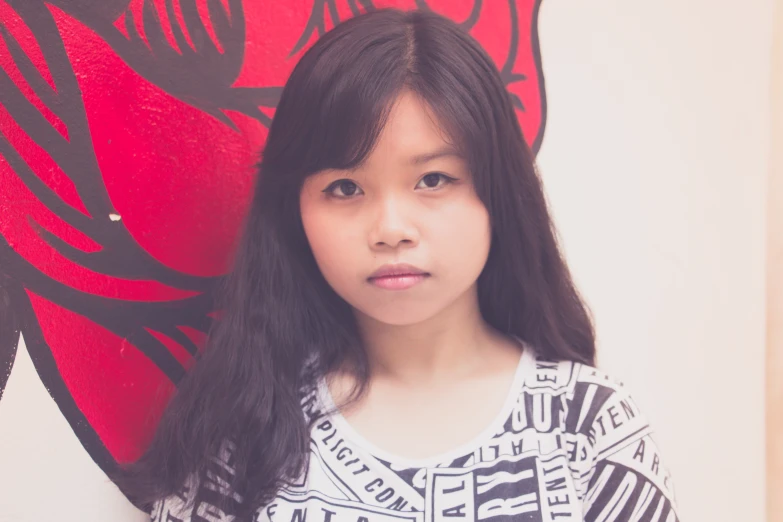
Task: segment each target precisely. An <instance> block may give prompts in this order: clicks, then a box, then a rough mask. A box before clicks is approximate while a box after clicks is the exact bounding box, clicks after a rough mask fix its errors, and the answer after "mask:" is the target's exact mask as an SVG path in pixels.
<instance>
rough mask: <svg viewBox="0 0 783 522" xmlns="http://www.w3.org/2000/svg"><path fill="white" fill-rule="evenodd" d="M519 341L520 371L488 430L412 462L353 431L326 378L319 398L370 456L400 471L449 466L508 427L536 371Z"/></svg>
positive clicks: (336, 423) (332, 418)
mask: <svg viewBox="0 0 783 522" xmlns="http://www.w3.org/2000/svg"><path fill="white" fill-rule="evenodd" d="M516 340H517V342H519V344H520V345H521V347H522V354H521V355H520V357H519V362H518V363H517V368H516V370H515V372H514V379H513V381H512V383H511V388H510V389H509V391H508V393H507V394H506V399H505V401H504V403H503V407H502V408H501V410H500V411H499V412H498V414H497V415H496V416H495V417H494V418H493V419H492V421H491V422H490V423H489V425H487V427H486V428H484V429H483V430H482V431H481V432H480V433H479V434H478V435H476V436H475V437H473V438H472V439H471V440H470V441H468V442H466V443H464V444H461V445H459V446H458V447H456V448H454V449H451V450H448V451H446V452H443V453H440V454H438V455H433V456H431V457H425V458H417V459H413V458H408V457H402V456H400V455H395V454H393V453H391V452H388V451H385V450H383V449H381V448H379V447H377V446H376V445H375V444H373V443H372V442H370V441H369V440H367V439H366V438H365V437H363V436H362V435H361V434H360V433H359V432H357V431H356V430H354V429H353V427H352V426H351V424H350V423H349V422H348V420H347V419H346V418H345V417H343V415H342V413H341V412H340V411H339V410H338V409H337V406H336V404H335V402H334V400H333V398H332V394H331V392H330V391H329V387H328V386H327V384H326V380H325V379H321V380H320V382H319V386H318V394H319V398H320V400H321V401H323V402H322V403H323V404H324V406H325V407H326V409H327V411H333V412H334V413H332V414H331V415H330V416H329V420H330V421H332V423H333V425H334V426H335V427H336V428H337V429H338V430H339V431H340V432H341V433H342V438H344V439H346V440H348V441H350V442H351V444H352V445H354V446H356V447H358V448H361V449H362V450H364V451H365V452H367V453H368V454H369V455H371V456H373V457H375V458H378V459H381V460H383V461H385V462H388V463H389V464H390V465H392V466H393V467H396V468H399V469H411V468H416V469H418V468H432V467H439V466H442V465H444V464H449V463H451V462H453V461H454V460H456V459H457V458H459V457H464V456H465V455H469V454H470V453H473V452H474V451H476V450H477V449H479V448H480V447H481V446H482V445H484V444H485V443H487V442H489V441H490V440H491V439H492V437H493V436H494V435H495V434H497V433H499V432H500V431H501V430H502V429H503V426H505V424H506V421H507V420H508V418H509V416H510V415H511V412H512V411H513V409H514V407H515V405H516V403H517V401H518V399H519V395H520V393H521V391H522V387H523V385H524V382H525V377H526V376H527V375H532V371H531V370H533V369H535V360H534V356H533V353H532V352H531V350H530V348H528V346H527V345H526V344H525V343H524V342H523V341H521V340H520V339H516Z"/></svg>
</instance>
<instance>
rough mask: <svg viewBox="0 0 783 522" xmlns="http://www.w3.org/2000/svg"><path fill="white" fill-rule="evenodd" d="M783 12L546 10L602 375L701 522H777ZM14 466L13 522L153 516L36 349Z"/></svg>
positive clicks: (573, 253)
mask: <svg viewBox="0 0 783 522" xmlns="http://www.w3.org/2000/svg"><path fill="white" fill-rule="evenodd" d="M772 12H773V2H772V0H756V1H753V2H743V3H738V2H729V1H727V0H720V1H715V0H688V1H685V2H683V1H678V0H661V1H657V2H628V1H626V0H603V1H598V2H568V1H564V0H544V1H543V5H542V9H541V19H540V33H541V48H542V54H543V57H544V59H543V61H544V67H545V71H544V72H545V75H546V80H547V93H548V97H549V103H548V107H549V118H548V122H547V130H546V136H545V139H544V144H543V147H542V149H541V152H540V156H539V158H540V166H541V170H542V174H543V176H544V178H545V181H546V185H547V190H548V193H549V196H550V199H551V201H552V204H553V208H554V211H555V215H556V218H557V221H558V223H559V225H560V228H561V235H562V238H563V241H564V244H565V247H566V251H567V254H568V256H569V259H570V261H571V263H572V266H573V269H574V272H575V275H576V277H577V280H578V282H579V284H580V285H581V287H582V289H583V292H584V294H585V295H586V296H587V299H588V301H589V302H590V304H591V306H592V307H593V310H594V312H595V315H596V318H597V321H598V333H599V337H600V349H601V352H600V353H601V355H600V358H601V364H602V365H603V367H604V368H605V369H607V370H608V371H610V372H611V373H613V374H615V375H617V376H619V377H620V378H622V379H624V380H625V381H626V382H627V384H628V386H629V387H630V389H631V391H632V392H634V394H635V396H636V398H637V402H638V403H639V405H640V406H641V407H642V408H643V409H644V410H646V412H647V414H648V416H649V417H650V419H651V420H652V422H653V424H654V425H655V426H656V428H657V431H658V437H657V438H658V441H659V444H660V446H661V448H662V451H663V453H664V457H665V459H666V461H667V463H668V465H669V467H670V468H671V471H672V473H673V476H674V479H675V485H676V490H677V494H678V499H679V503H680V506H681V515H682V519H683V520H684V521H710V522H736V521H742V522H756V521H759V522H761V521H762V520H764V503H765V495H764V491H765V483H764V392H765V387H764V356H765V321H764V317H765V284H766V283H765V277H764V274H765V259H766V257H765V256H766V247H765V242H766V238H767V233H766V229H765V227H766V214H765V205H766V194H767V183H768V173H769V172H770V162H769V158H770V132H769V129H770V125H771V120H770V96H769V93H770V64H771V55H770V49H771V42H772V24H771V19H772ZM779 56H780V54H779V55H778V57H779ZM776 78H777V81H778V85H780V73H779V67H778V73H777V76H776ZM777 92H781V89H779V88H778V91H777ZM781 105H783V104H782V103H781V98H780V96H778V97H777V98H776V102H775V110H776V111H777V114H778V116H777V119H776V122H777V127H776V132H777V134H776V135H775V139H776V140H777V142H778V143H779V142H780V137H781V132H780V131H781V127H780V125H781V124H780V122H781V118H780V116H779V115H780V113H781ZM775 164H776V165H778V166H780V165H781V156H780V154H779V153H777V154H776V156H775ZM778 172H780V171H779V170H778ZM775 179H777V180H778V181H774V180H775ZM769 182H770V183H771V182H775V183H780V181H779V177H778V178H773V180H769ZM779 187H780V185H778V188H779ZM777 216H778V217H777V218H776V219H777V221H776V222H775V224H771V226H770V233H769V235H770V238H771V239H772V241H773V242H774V241H775V240H776V238H778V239H779V238H780V237H781V235H780V234H778V235H777V236H776V237H772V236H773V235H774V228H773V227H778V228H777V230H778V231H781V230H783V227H781V220H780V214H779V213H778V214H777ZM777 244H778V245H779V243H777ZM770 256H771V254H770ZM776 281H777V284H778V285H780V284H781V281H780V279H779V278H778V279H777V280H776ZM778 288H780V287H779V286H778ZM778 303H779V301H778ZM777 306H780V305H779V304H778V305H777ZM778 310H779V308H778ZM776 324H777V325H778V326H777V328H778V329H777V330H775V329H774V328H773V327H772V326H771V327H770V328H771V329H770V332H771V333H773V334H775V332H777V333H776V334H775V335H781V330H780V329H781V328H783V325H781V323H780V322H778V323H776ZM770 325H773V323H772V322H770ZM770 338H772V337H770ZM778 339H780V337H778ZM0 469H3V470H8V469H11V470H14V471H13V473H8V472H5V471H4V472H3V473H0V492H3V493H2V494H0V522H11V521H13V522H27V521H38V520H48V519H50V518H55V517H56V518H57V519H58V520H62V521H64V522H65V521H80V522H81V521H85V520H90V521H92V520H115V521H118V522H123V521H128V522H131V521H141V520H144V519H145V517H144V516H143V515H142V514H140V513H138V512H136V511H135V510H134V509H133V508H131V507H130V506H128V505H127V504H126V503H125V502H124V500H123V498H122V497H121V496H120V495H119V494H118V493H117V492H116V490H115V488H114V487H113V486H112V485H111V484H109V483H107V482H106V481H105V478H104V477H103V476H102V474H101V472H100V470H98V468H97V467H96V466H95V465H94V464H93V463H92V462H91V461H90V460H89V458H88V457H87V455H86V453H84V451H83V450H82V449H81V447H80V446H79V445H78V443H77V442H76V439H75V437H73V435H72V434H71V432H70V429H69V427H68V425H67V424H66V423H65V421H64V420H62V418H61V416H60V415H59V411H58V410H57V408H56V407H55V406H54V404H53V402H52V401H51V399H50V398H49V396H48V394H47V392H46V390H45V389H44V388H43V387H42V385H41V384H40V381H39V380H38V379H37V378H36V376H35V373H34V370H33V368H32V364H31V362H30V360H29V356H28V355H27V352H26V350H25V348H24V346H21V347H20V350H19V354H18V357H17V361H16V365H15V367H14V370H13V372H12V374H11V377H10V379H9V382H8V386H7V388H6V392H5V396H4V397H3V400H2V401H0ZM778 491H781V489H780V488H778Z"/></svg>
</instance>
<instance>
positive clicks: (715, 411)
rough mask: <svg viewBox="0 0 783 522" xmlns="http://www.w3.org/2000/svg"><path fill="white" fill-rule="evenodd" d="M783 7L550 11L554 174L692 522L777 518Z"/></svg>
mask: <svg viewBox="0 0 783 522" xmlns="http://www.w3.org/2000/svg"><path fill="white" fill-rule="evenodd" d="M771 15H772V1H771V0H756V1H753V2H741V3H740V2H728V1H725V0H724V1H715V0H687V1H682V0H679V1H675V0H662V1H656V2H628V1H627V0H600V1H595V2H565V1H556V0H555V1H547V0H544V2H543V4H542V11H541V20H540V34H541V48H542V55H543V57H544V59H543V63H544V72H545V77H546V80H547V89H546V90H547V95H548V99H549V102H548V107H549V117H548V119H547V131H546V135H545V137H544V142H543V146H542V149H541V151H540V153H539V161H540V168H541V171H542V175H543V177H544V179H545V182H546V184H547V188H548V192H549V195H550V200H551V202H552V205H553V207H554V212H555V215H556V218H557V220H558V223H559V226H560V230H561V236H562V238H563V241H564V244H565V247H566V252H567V255H568V257H569V261H570V262H571V264H572V266H573V270H574V272H575V275H576V278H577V282H578V283H579V284H580V285H581V288H582V290H583V292H584V294H585V295H586V297H587V299H588V302H589V303H590V304H591V306H592V308H593V311H594V313H595V316H596V319H597V323H598V334H599V342H600V363H601V364H602V366H603V367H604V368H605V369H606V370H607V371H609V372H611V373H613V374H615V375H617V376H619V377H620V378H621V379H623V380H624V381H625V382H626V384H627V385H628V386H629V387H630V389H631V391H632V392H634V393H635V395H636V397H637V401H638V402H639V404H640V406H641V407H642V408H643V409H644V410H646V412H647V414H648V416H649V417H650V418H651V421H652V423H653V424H654V425H655V426H656V427H657V432H658V436H657V439H658V441H659V444H660V446H661V447H662V451H663V454H664V458H665V459H666V460H667V462H668V465H669V467H670V468H671V471H672V473H673V477H674V483H675V487H676V492H677V497H678V501H679V504H680V508H681V516H682V519H683V520H685V521H711V522H735V521H743V522H760V521H762V520H764V315H765V311H764V284H765V282H764V268H765V266H764V261H765V250H764V248H765V246H764V240H765V213H764V204H765V184H766V175H767V166H768V156H769V120H768V113H769V107H770V102H769V81H770V46H771V35H772V23H771Z"/></svg>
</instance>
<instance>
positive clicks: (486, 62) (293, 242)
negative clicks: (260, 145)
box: [117, 9, 595, 520]
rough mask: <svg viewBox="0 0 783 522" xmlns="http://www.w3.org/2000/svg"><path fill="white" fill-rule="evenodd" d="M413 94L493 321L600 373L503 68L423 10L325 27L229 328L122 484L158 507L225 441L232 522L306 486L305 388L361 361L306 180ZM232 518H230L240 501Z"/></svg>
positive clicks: (365, 148)
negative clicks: (481, 235) (293, 484)
mask: <svg viewBox="0 0 783 522" xmlns="http://www.w3.org/2000/svg"><path fill="white" fill-rule="evenodd" d="M404 89H408V90H410V91H411V92H413V93H415V94H416V95H418V96H419V97H420V98H421V99H422V100H423V101H424V102H426V103H427V104H428V106H429V107H430V108H431V109H432V111H433V113H434V115H435V116H436V118H437V121H438V122H439V123H440V124H441V125H442V126H443V130H444V131H445V133H446V134H447V135H448V137H449V138H450V139H451V140H452V141H453V143H454V144H455V145H456V146H457V147H458V149H459V150H460V151H461V152H462V153H463V154H464V155H465V157H466V158H467V161H468V165H469V167H470V170H471V172H472V175H473V179H474V183H475V188H476V191H477V193H478V196H479V197H480V198H481V200H482V202H483V203H484V205H485V206H486V208H487V210H488V212H489V216H490V222H491V229H492V239H491V246H490V253H489V257H488V260H487V263H486V266H485V268H484V270H483V272H482V273H481V275H480V277H479V282H478V293H479V306H480V309H481V313H482V316H483V318H484V320H485V321H486V322H487V323H489V324H490V325H491V326H492V327H494V328H495V329H497V330H499V331H500V332H503V333H505V334H507V335H509V336H516V337H518V338H521V339H522V340H523V341H525V343H526V344H527V345H529V346H532V347H534V349H535V350H536V351H537V352H538V355H540V356H543V357H547V358H550V359H568V360H574V361H579V362H583V363H587V364H591V365H592V364H593V363H594V357H595V342H594V332H593V326H592V322H591V319H590V315H589V313H588V311H587V309H586V307H585V305H584V303H583V301H582V299H581V298H580V296H579V294H578V293H577V290H576V289H575V287H574V284H573V282H572V279H571V276H570V274H569V271H568V268H567V266H566V264H565V262H564V260H563V257H562V255H561V252H560V249H559V248H558V244H557V240H556V234H555V231H554V228H553V224H552V220H551V219H550V214H549V211H548V209H547V204H546V200H545V196H544V193H543V190H542V186H541V180H540V178H539V175H538V172H537V170H536V168H535V164H534V157H533V153H532V152H531V150H530V149H529V147H528V146H527V144H526V142H525V140H524V138H523V135H522V131H521V129H520V125H519V122H518V121H517V118H516V114H515V112H514V109H513V108H512V104H511V100H510V96H509V94H508V92H507V91H506V89H505V86H504V84H503V81H502V80H501V77H500V74H499V72H498V70H497V68H496V66H495V65H494V64H493V62H492V60H491V59H490V58H489V56H488V55H487V54H486V53H485V52H484V50H483V49H482V47H481V46H480V45H479V44H478V43H477V42H476V41H475V40H474V39H473V38H472V37H470V36H469V35H468V34H467V33H466V32H465V31H464V30H462V29H461V28H459V27H458V26H457V25H456V24H455V23H454V22H452V21H451V20H448V19H447V18H444V17H441V16H439V15H437V14H434V13H431V12H423V11H408V12H404V11H398V10H393V9H388V10H378V11H373V12H370V13H367V14H363V15H360V16H357V17H355V18H352V19H350V20H348V21H346V22H344V23H342V24H340V25H338V26H337V27H336V28H335V29H333V30H332V31H330V32H328V33H326V34H325V35H324V36H323V37H321V38H320V39H319V40H318V41H317V42H316V43H315V44H314V45H313V46H312V48H310V49H309V50H308V52H306V53H305V54H304V55H303V57H302V58H301V60H300V61H299V63H298V64H297V66H296V68H295V69H294V71H293V73H292V74H291V76H290V78H289V80H288V82H287V83H286V85H285V88H284V90H283V93H282V97H281V99H280V102H279V104H278V107H277V111H276V114H275V117H274V120H273V122H272V125H271V128H270V131H269V135H268V138H267V141H266V145H265V148H264V151H263V155H262V159H261V162H260V165H259V171H258V177H257V181H256V185H255V189H254V196H253V201H252V205H251V207H250V211H249V214H248V216H247V220H246V222H245V228H244V233H243V236H242V239H241V243H240V245H239V247H238V250H237V253H236V258H235V261H234V266H233V269H232V271H231V272H230V274H229V275H228V276H227V278H226V279H225V286H224V287H223V288H222V289H221V291H220V293H219V296H218V303H217V304H218V307H219V308H220V310H222V314H223V315H222V317H221V318H220V320H218V321H216V323H215V325H214V327H213V329H212V331H211V332H210V334H209V340H208V344H207V347H206V349H205V351H204V353H203V355H202V356H201V357H200V358H199V360H198V361H197V362H196V364H195V366H194V367H193V368H192V369H191V371H190V372H189V374H188V375H187V377H186V378H185V379H184V380H183V381H182V382H181V383H180V385H179V388H178V390H177V392H176V393H175V395H174V397H173V398H172V400H171V402H170V403H169V406H168V408H167V410H166V412H165V413H164V416H163V418H162V420H161V422H160V424H159V426H158V429H157V431H156V433H155V435H154V438H153V440H152V443H151V445H150V446H149V449H148V450H147V452H146V453H145V454H144V455H143V456H142V457H141V458H140V459H139V460H138V461H137V462H135V463H134V464H133V465H131V466H128V467H127V469H126V472H127V474H125V475H123V476H121V477H119V478H118V481H117V482H118V484H119V485H120V486H121V487H122V488H123V490H124V491H125V492H126V494H128V495H129V497H131V498H132V499H134V501H135V502H136V503H137V504H138V505H140V506H145V507H149V505H150V503H151V502H152V501H154V500H157V499H160V498H162V497H165V496H168V495H170V494H172V493H173V492H174V491H175V490H176V489H177V488H179V487H181V486H182V485H183V484H184V483H185V482H186V480H187V479H188V478H189V477H191V476H201V474H203V472H204V469H205V468H206V466H207V465H208V461H209V459H210V457H211V456H212V455H216V454H217V453H218V451H219V450H220V445H221V444H222V443H224V442H225V441H226V440H230V441H232V442H233V459H232V460H233V463H234V465H235V473H234V474H233V475H230V476H229V477H228V478H227V480H228V481H229V482H230V484H231V487H232V489H233V491H235V492H236V493H237V494H238V495H239V496H240V497H241V499H242V500H241V501H240V506H239V507H237V508H236V510H235V512H236V515H237V519H238V520H242V519H244V518H243V517H247V516H249V515H250V514H251V513H252V512H253V511H255V510H256V509H258V508H259V507H260V506H262V505H263V504H265V503H267V502H268V501H270V500H271V498H272V497H273V496H274V494H275V492H276V491H277V490H278V489H279V488H280V487H281V486H282V485H284V484H286V483H288V482H290V481H293V480H295V479H297V478H298V477H300V476H301V474H302V473H303V472H304V470H305V469H306V465H307V455H308V450H309V431H308V423H307V421H306V420H305V417H304V415H303V413H302V406H301V403H300V402H301V399H302V394H303V393H306V392H307V390H312V389H314V388H315V386H316V383H317V382H318V380H319V379H321V378H322V377H323V376H325V375H326V374H328V373H330V372H332V371H334V370H336V369H337V368H338V367H339V366H340V365H341V363H344V362H345V361H347V360H351V361H352V364H351V367H352V368H353V369H354V371H355V372H356V379H357V380H358V382H359V383H360V384H359V385H358V386H357V389H356V390H355V393H354V395H353V399H356V398H357V397H358V396H360V395H361V393H362V392H363V391H364V389H365V387H366V384H367V380H368V378H369V370H368V362H367V357H366V354H365V352H364V350H363V347H362V343H361V341H360V339H359V335H358V331H357V327H356V323H355V319H354V316H353V313H352V310H351V308H350V307H349V305H348V304H347V303H346V302H345V301H343V300H342V299H341V298H340V297H339V296H338V295H337V294H336V293H335V292H334V291H333V290H332V289H331V288H330V286H329V285H328V284H327V282H326V281H325V279H324V278H323V276H322V275H321V273H320V272H319V270H318V267H317V265H316V262H315V259H314V257H313V254H312V252H311V250H310V247H309V245H308V242H307V238H306V236H305V233H304V230H303V227H302V221H301V216H300V212H299V194H300V190H301V187H302V184H303V181H304V180H305V179H306V178H307V177H308V176H310V175H312V174H313V173H316V172H318V171H321V170H323V169H328V168H335V169H348V168H353V167H356V166H357V165H359V164H360V163H361V162H362V161H363V160H364V159H365V158H366V157H367V156H368V154H369V152H370V151H371V150H372V148H373V146H374V144H375V142H376V140H377V138H378V136H379V133H380V132H381V130H382V129H383V127H384V124H385V121H386V119H387V117H388V114H389V112H390V107H391V106H392V104H393V102H394V101H395V99H396V98H397V96H398V95H399V93H400V92H402V91H403V90H404ZM235 507H236V506H235Z"/></svg>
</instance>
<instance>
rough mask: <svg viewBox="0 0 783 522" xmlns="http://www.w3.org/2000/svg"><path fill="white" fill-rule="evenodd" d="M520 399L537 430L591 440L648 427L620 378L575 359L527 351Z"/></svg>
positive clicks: (597, 440)
mask: <svg viewBox="0 0 783 522" xmlns="http://www.w3.org/2000/svg"><path fill="white" fill-rule="evenodd" d="M518 400H519V402H520V406H522V407H523V408H524V410H525V412H526V414H525V416H526V417H530V421H531V423H533V422H534V421H536V422H537V425H538V427H539V428H540V430H543V431H548V430H550V429H553V428H556V429H558V430H559V431H561V432H563V433H566V434H581V435H584V436H586V437H588V438H589V439H590V440H591V441H592V442H593V443H598V442H601V441H606V440H610V439H612V438H613V436H617V437H622V436H623V434H625V433H627V431H628V430H633V431H636V432H638V433H639V434H641V433H643V432H649V431H651V430H650V427H649V423H648V422H647V418H646V417H645V415H644V414H643V412H642V411H641V410H640V408H639V406H638V405H637V403H636V401H635V400H634V398H633V396H632V394H631V393H630V391H629V389H628V387H626V385H625V384H624V382H623V381H622V380H620V379H618V378H616V377H613V376H611V375H609V374H608V373H606V372H605V371H603V370H601V369H599V368H596V367H594V366H591V365H588V364H584V363H581V362H577V361H568V360H551V359H547V358H543V357H540V356H535V355H530V356H529V361H528V363H527V368H526V371H525V379H524V384H523V386H522V389H521V392H520V395H519V399H518ZM522 403H524V404H522ZM547 420H548V422H545V421H547ZM550 424H551V425H550ZM555 425H557V426H555Z"/></svg>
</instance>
